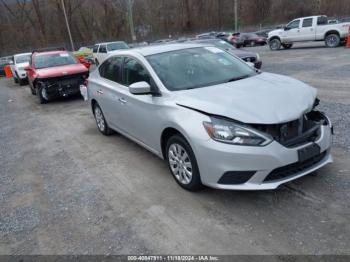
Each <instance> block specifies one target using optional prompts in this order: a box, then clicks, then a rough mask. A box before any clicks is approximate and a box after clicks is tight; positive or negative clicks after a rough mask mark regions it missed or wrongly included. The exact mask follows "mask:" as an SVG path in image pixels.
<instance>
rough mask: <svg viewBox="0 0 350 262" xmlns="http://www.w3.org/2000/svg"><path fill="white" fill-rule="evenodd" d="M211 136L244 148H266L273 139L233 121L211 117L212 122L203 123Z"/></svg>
mask: <svg viewBox="0 0 350 262" xmlns="http://www.w3.org/2000/svg"><path fill="white" fill-rule="evenodd" d="M203 125H204V128H205V129H206V131H207V132H208V134H209V136H210V137H211V138H212V139H214V140H216V141H219V142H223V143H229V144H234V145H242V146H266V145H268V144H270V143H271V142H272V138H271V137H269V136H268V135H265V134H262V133H260V132H259V131H256V130H253V129H251V128H248V127H245V126H242V125H239V124H237V123H234V122H232V121H228V120H225V119H221V118H216V117H211V122H203Z"/></svg>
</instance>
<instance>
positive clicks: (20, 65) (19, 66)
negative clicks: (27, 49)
mask: <svg viewBox="0 0 350 262" xmlns="http://www.w3.org/2000/svg"><path fill="white" fill-rule="evenodd" d="M27 66H29V62H25V63H19V64H16V68H17V69H19V68H22V69H23V68H25V67H27Z"/></svg>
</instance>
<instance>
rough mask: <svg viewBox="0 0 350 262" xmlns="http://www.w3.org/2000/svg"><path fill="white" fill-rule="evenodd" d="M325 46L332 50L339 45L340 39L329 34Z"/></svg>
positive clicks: (335, 35)
mask: <svg viewBox="0 0 350 262" xmlns="http://www.w3.org/2000/svg"><path fill="white" fill-rule="evenodd" d="M325 44H326V46H327V47H330V48H334V47H338V46H339V45H340V37H339V35H337V34H329V35H327V36H326V39H325Z"/></svg>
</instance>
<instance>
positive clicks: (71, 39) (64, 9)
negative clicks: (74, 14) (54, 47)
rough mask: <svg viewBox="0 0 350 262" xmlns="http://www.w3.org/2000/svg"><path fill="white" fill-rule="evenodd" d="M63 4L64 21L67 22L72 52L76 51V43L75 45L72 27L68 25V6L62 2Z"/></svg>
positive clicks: (62, 0)
mask: <svg viewBox="0 0 350 262" xmlns="http://www.w3.org/2000/svg"><path fill="white" fill-rule="evenodd" d="M61 4H62V9H63V14H64V19H65V20H66V26H67V31H68V35H69V40H70V44H71V47H72V51H74V43H73V38H72V33H71V31H70V27H69V23H68V18H67V13H66V6H65V5H64V0H61Z"/></svg>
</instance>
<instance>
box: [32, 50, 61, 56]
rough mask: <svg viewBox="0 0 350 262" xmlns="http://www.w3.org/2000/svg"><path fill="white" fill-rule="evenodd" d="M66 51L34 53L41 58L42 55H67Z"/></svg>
mask: <svg viewBox="0 0 350 262" xmlns="http://www.w3.org/2000/svg"><path fill="white" fill-rule="evenodd" d="M67 53H68V51H62V50H56V51H46V52H35V53H34V55H35V56H42V55H55V54H67Z"/></svg>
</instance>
